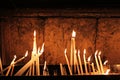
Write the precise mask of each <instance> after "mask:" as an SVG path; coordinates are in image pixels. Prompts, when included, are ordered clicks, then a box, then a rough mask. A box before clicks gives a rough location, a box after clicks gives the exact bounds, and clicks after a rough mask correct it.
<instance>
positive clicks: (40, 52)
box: [38, 43, 45, 55]
mask: <svg viewBox="0 0 120 80" xmlns="http://www.w3.org/2000/svg"><path fill="white" fill-rule="evenodd" d="M44 45H45V44H44V43H43V45H42V48H41V50H40V48H38V54H39V55H41V54H42V53H43V52H44Z"/></svg>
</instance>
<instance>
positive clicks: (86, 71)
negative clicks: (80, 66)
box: [83, 49, 88, 74]
mask: <svg viewBox="0 0 120 80" xmlns="http://www.w3.org/2000/svg"><path fill="white" fill-rule="evenodd" d="M85 54H86V49H84V54H83V59H84V66H85V73H86V74H88V70H87V64H86V63H87V62H86V57H85Z"/></svg>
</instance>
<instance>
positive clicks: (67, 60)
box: [64, 49, 72, 75]
mask: <svg viewBox="0 0 120 80" xmlns="http://www.w3.org/2000/svg"><path fill="white" fill-rule="evenodd" d="M66 51H67V49H65V51H64V54H65V59H66V62H67V65H68V69H69V72H70V75H72V71H71V69H70V64H69V61H68V58H67V55H66Z"/></svg>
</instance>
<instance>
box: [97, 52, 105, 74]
mask: <svg viewBox="0 0 120 80" xmlns="http://www.w3.org/2000/svg"><path fill="white" fill-rule="evenodd" d="M100 55H101V51H100V52H99V54H98V59H99V62H100V68H101V72H102V74H103V73H104V70H103V65H102V61H101V57H100Z"/></svg>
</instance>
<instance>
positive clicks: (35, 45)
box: [31, 30, 37, 76]
mask: <svg viewBox="0 0 120 80" xmlns="http://www.w3.org/2000/svg"><path fill="white" fill-rule="evenodd" d="M33 36H34V38H33V51H32V57H31V59H32V60H34V58H35V57H36V56H37V43H36V30H34V34H33ZM34 67H35V61H33V63H32V76H34Z"/></svg>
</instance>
